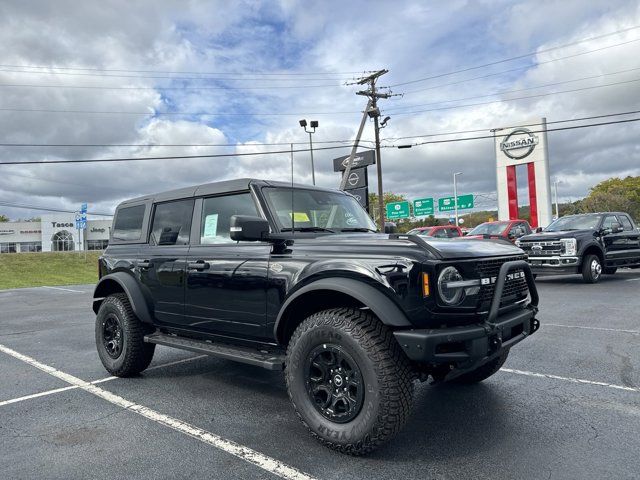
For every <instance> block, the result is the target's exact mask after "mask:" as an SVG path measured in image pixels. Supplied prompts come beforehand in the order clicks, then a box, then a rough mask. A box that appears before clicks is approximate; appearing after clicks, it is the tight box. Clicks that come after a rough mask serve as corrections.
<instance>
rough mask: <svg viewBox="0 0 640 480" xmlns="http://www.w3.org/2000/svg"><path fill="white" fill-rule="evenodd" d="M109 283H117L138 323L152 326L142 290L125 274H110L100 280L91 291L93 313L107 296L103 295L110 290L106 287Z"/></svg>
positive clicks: (133, 279) (151, 318) (129, 275)
mask: <svg viewBox="0 0 640 480" xmlns="http://www.w3.org/2000/svg"><path fill="white" fill-rule="evenodd" d="M111 282H115V283H117V284H118V285H119V286H120V287H121V288H122V290H124V293H126V295H127V297H129V302H131V308H132V309H133V313H135V314H136V316H137V317H138V318H139V319H140V321H141V322H143V323H149V324H152V323H153V317H152V316H151V313H150V312H149V306H148V304H147V300H146V298H145V296H144V294H143V293H142V289H141V288H140V285H139V284H138V282H137V281H136V279H135V278H133V276H132V275H131V274H129V273H126V272H114V273H110V274H109V275H105V276H104V277H102V278H101V279H100V281H99V282H98V284H97V285H96V288H95V289H94V291H93V311H94V312H96V313H98V309H99V308H100V304H101V303H102V300H103V299H104V298H105V297H106V296H107V295H105V293H107V292H109V290H110V289H109V288H108V287H106V286H107V284H109V283H111Z"/></svg>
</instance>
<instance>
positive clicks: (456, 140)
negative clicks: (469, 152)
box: [383, 118, 640, 148]
mask: <svg viewBox="0 0 640 480" xmlns="http://www.w3.org/2000/svg"><path fill="white" fill-rule="evenodd" d="M638 121H640V118H630V119H627V120H612V121H610V122H601V123H590V124H586V125H573V126H570V127H558V128H548V129H546V130H532V131H531V132H530V133H544V132H559V131H562V130H576V129H579V128H589V127H599V126H602V125H616V124H620V123H631V122H638ZM486 138H495V137H494V136H493V135H480V136H476V137H466V138H450V139H445V140H427V141H424V142H417V143H412V144H409V145H401V146H402V147H404V148H409V147H417V146H420V145H430V144H433V143H455V142H467V141H470V140H483V139H486ZM383 147H384V148H397V147H398V145H383Z"/></svg>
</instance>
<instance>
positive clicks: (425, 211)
mask: <svg viewBox="0 0 640 480" xmlns="http://www.w3.org/2000/svg"><path fill="white" fill-rule="evenodd" d="M433 214H434V211H433V198H418V199H416V200H414V201H413V216H414V217H424V216H426V215H433Z"/></svg>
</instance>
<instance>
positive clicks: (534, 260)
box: [516, 212, 640, 283]
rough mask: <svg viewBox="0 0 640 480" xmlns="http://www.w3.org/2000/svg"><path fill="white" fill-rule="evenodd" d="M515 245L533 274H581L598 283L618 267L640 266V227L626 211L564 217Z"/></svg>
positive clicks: (520, 239) (522, 238) (586, 279)
mask: <svg viewBox="0 0 640 480" xmlns="http://www.w3.org/2000/svg"><path fill="white" fill-rule="evenodd" d="M516 245H517V246H519V247H520V248H521V249H522V250H524V251H525V253H527V255H528V256H529V258H528V261H529V264H530V265H531V269H532V270H533V272H534V274H543V275H544V274H572V273H575V274H582V278H583V279H584V281H585V282H586V283H596V282H597V281H598V280H600V277H601V276H602V274H607V275H612V274H614V273H616V271H617V269H618V268H619V267H629V268H638V267H640V230H638V228H637V227H636V225H635V224H634V222H633V220H632V219H631V217H630V216H629V215H628V214H626V213H623V212H605V213H587V214H580V215H568V216H565V217H561V218H559V219H557V220H555V221H554V222H553V223H551V224H550V225H549V226H548V227H547V228H545V229H544V230H543V231H541V232H538V233H534V234H531V235H525V236H524V237H520V238H519V239H518V240H516Z"/></svg>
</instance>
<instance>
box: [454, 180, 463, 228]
mask: <svg viewBox="0 0 640 480" xmlns="http://www.w3.org/2000/svg"><path fill="white" fill-rule="evenodd" d="M458 175H462V172H455V173H454V174H453V207H454V209H455V212H456V227H457V226H458V180H457V178H458Z"/></svg>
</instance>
